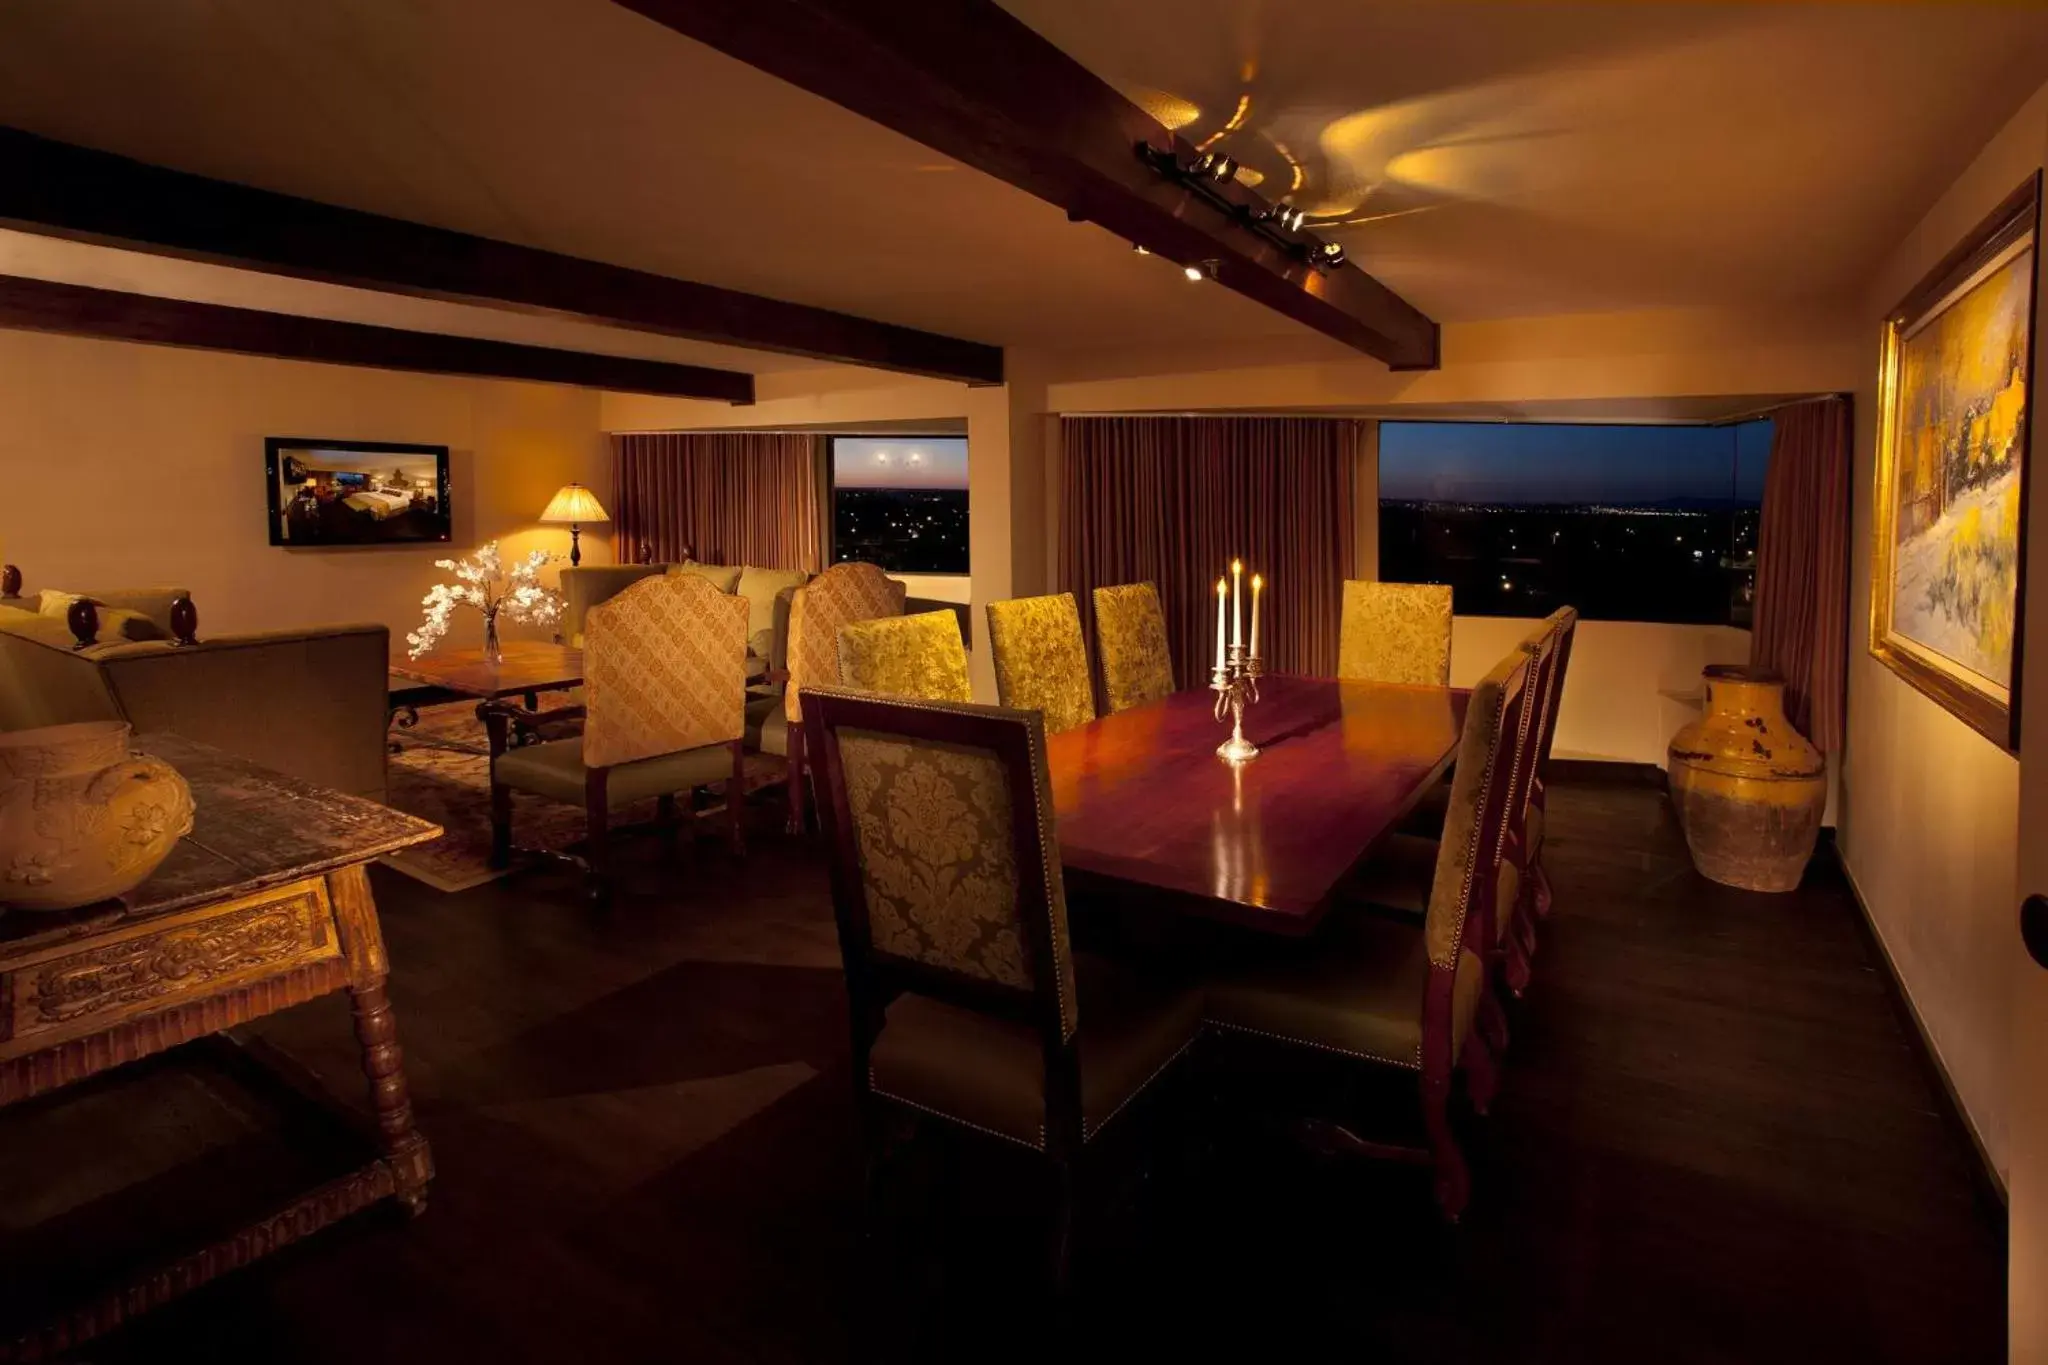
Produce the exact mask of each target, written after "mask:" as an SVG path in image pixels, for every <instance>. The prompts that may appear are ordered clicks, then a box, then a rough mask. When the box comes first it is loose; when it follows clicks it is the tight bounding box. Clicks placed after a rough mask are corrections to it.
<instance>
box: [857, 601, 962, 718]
mask: <svg viewBox="0 0 2048 1365" xmlns="http://www.w3.org/2000/svg"><path fill="white" fill-rule="evenodd" d="M839 677H840V680H841V681H842V682H844V683H845V684H846V685H847V686H848V687H852V688H858V689H859V690H860V691H862V692H879V693H881V694H883V695H884V696H890V697H917V698H921V699H922V700H924V701H973V700H974V692H973V689H972V688H971V687H970V686H969V685H968V681H967V647H966V645H965V644H964V643H962V641H961V639H960V618H959V617H958V616H956V615H955V614H954V613H952V612H951V611H925V612H919V613H918V614H917V615H915V616H885V617H882V618H881V619H879V620H875V621H855V622H854V623H853V624H851V625H845V626H841V627H840V628H839Z"/></svg>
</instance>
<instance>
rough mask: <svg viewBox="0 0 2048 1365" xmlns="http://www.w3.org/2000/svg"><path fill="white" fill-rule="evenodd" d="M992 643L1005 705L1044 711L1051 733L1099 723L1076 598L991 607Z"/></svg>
mask: <svg viewBox="0 0 2048 1365" xmlns="http://www.w3.org/2000/svg"><path fill="white" fill-rule="evenodd" d="M988 643H989V657H990V660H991V661H992V662H993V663H994V664H995V671H996V697H997V699H998V700H1000V701H1001V702H1002V704H1003V705H1005V706H1009V707H1015V708H1016V709H1018V710H1023V711H1037V712H1040V713H1041V714H1043V715H1044V717H1045V732H1046V733H1047V734H1049V735H1056V734H1058V733H1060V732H1061V731H1062V730H1071V729H1073V728H1074V727H1075V726H1077V725H1085V724H1087V723H1088V722H1089V721H1091V720H1094V719H1095V689H1094V685H1093V684H1092V683H1091V682H1090V681H1089V677H1090V675H1089V672H1088V645H1087V642H1086V641H1084V640H1083V639H1082V638H1081V612H1080V609H1079V608H1078V607H1076V606H1075V605H1074V594H1072V593H1070V592H1062V593H1054V594H1053V595H1051V596H1049V597H1017V598H1012V599H1011V600H1009V601H1007V602H991V603H989V604H988Z"/></svg>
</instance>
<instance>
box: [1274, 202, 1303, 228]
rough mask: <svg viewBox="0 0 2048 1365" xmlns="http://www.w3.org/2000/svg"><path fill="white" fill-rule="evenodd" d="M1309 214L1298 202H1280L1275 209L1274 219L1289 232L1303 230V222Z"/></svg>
mask: <svg viewBox="0 0 2048 1365" xmlns="http://www.w3.org/2000/svg"><path fill="white" fill-rule="evenodd" d="M1307 217H1308V214H1307V213H1306V212H1305V211H1304V210H1303V209H1302V208H1301V207H1300V205H1298V204H1280V205H1277V206H1275V208H1274V209H1273V221H1274V222H1276V223H1278V224H1279V225H1280V226H1281V227H1283V228H1286V229H1287V230H1288V231H1289V232H1299V231H1301V223H1302V220H1303V219H1304V218H1307Z"/></svg>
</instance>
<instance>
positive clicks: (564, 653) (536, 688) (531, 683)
mask: <svg viewBox="0 0 2048 1365" xmlns="http://www.w3.org/2000/svg"><path fill="white" fill-rule="evenodd" d="M500 655H501V657H500V658H499V660H498V662H496V663H492V662H491V661H490V660H488V659H486V658H485V657H484V652H483V651H482V650H481V649H437V650H435V651H434V652H433V653H431V654H428V655H426V656H425V657H424V658H419V659H398V660H395V661H393V663H392V665H391V671H392V673H394V674H396V675H397V676H398V677H401V678H406V679H408V680H410V681H412V682H418V683H427V684H429V685H431V686H434V687H441V688H446V689H447V690H448V691H450V692H459V693H461V694H462V695H464V696H468V697H482V698H484V699H486V700H489V699H492V698H496V697H516V696H518V695H520V694H521V693H523V692H552V691H555V690H557V689H559V688H564V687H574V686H576V685H577V684H578V683H581V682H582V681H583V651H582V650H580V649H571V648H570V647H569V646H567V645H554V644H549V643H548V642H547V641H545V640H507V641H506V642H505V645H504V648H503V649H502V650H501V651H500Z"/></svg>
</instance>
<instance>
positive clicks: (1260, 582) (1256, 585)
mask: <svg viewBox="0 0 2048 1365" xmlns="http://www.w3.org/2000/svg"><path fill="white" fill-rule="evenodd" d="M1265 586H1266V580H1265V579H1263V578H1261V577H1259V576H1258V575H1257V574H1253V575H1252V591H1253V592H1257V591H1258V590H1259V589H1260V588H1263V587H1265Z"/></svg>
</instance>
